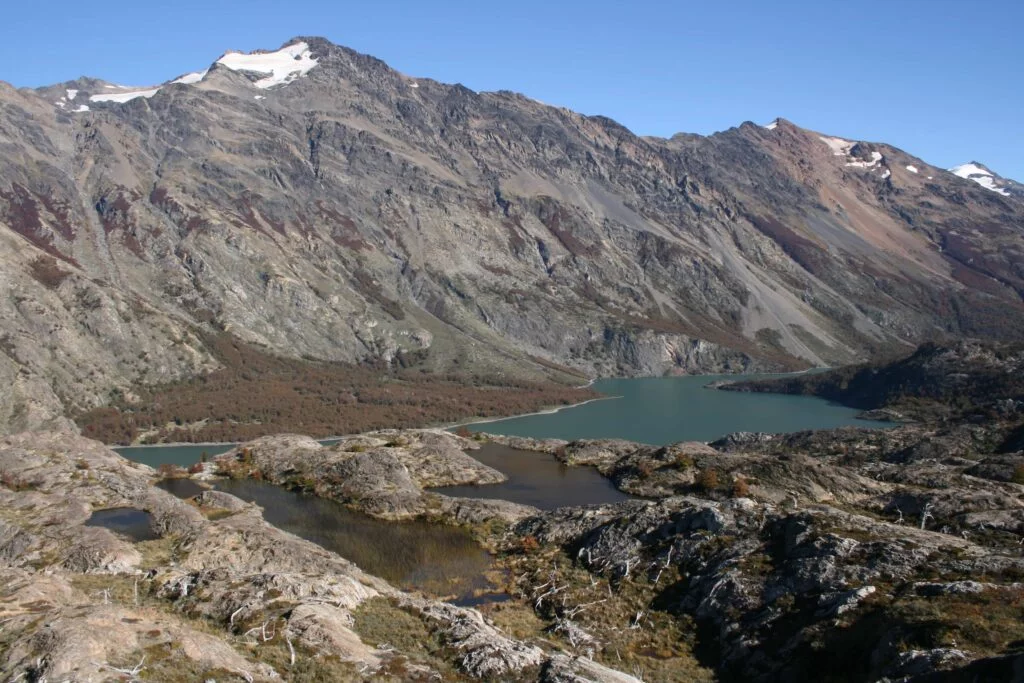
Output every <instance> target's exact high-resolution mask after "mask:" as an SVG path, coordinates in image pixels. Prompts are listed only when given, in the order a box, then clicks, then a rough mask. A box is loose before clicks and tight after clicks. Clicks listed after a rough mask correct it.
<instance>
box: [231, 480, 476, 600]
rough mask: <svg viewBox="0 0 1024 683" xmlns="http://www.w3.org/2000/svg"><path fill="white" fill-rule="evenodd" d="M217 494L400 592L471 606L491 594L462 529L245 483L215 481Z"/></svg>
mask: <svg viewBox="0 0 1024 683" xmlns="http://www.w3.org/2000/svg"><path fill="white" fill-rule="evenodd" d="M216 488H217V490H219V491H224V492H225V493H230V494H232V495H234V496H237V497H238V498H241V499H242V500H245V501H248V502H254V503H256V504H257V505H259V506H260V507H262V508H263V517H264V519H266V520H267V521H268V522H270V523H271V524H273V525H274V526H276V527H278V528H279V529H283V530H284V531H288V532H290V533H293V534H295V535H296V536H300V537H302V538H304V539H306V540H308V541H312V542H313V543H316V544H317V545H319V546H321V547H323V548H325V549H327V550H330V551H332V552H335V553H337V554H338V555H341V556H342V557H344V558H345V559H347V560H350V561H352V562H355V563H356V564H357V565H358V566H359V567H360V568H361V569H363V570H364V571H366V572H368V573H370V574H374V575H376V576H379V577H381V578H383V579H386V580H387V581H388V582H390V583H392V584H393V585H395V586H398V587H400V588H404V589H407V590H408V589H411V590H421V591H423V592H424V593H429V594H431V595H435V596H440V597H445V596H456V597H459V598H462V599H465V600H470V599H472V597H473V596H474V595H476V594H479V593H481V592H487V591H489V590H493V584H492V583H491V582H490V581H489V580H488V579H487V577H486V574H487V573H488V571H489V570H490V568H491V557H490V555H489V554H488V553H487V551H485V550H484V549H483V548H481V547H480V545H479V544H477V543H476V542H475V541H474V540H473V539H472V538H471V537H470V535H469V534H468V533H467V532H465V531H464V530H462V529H458V528H455V527H449V526H444V525H440V524H432V523H429V522H424V521H410V522H388V521H384V520H379V519H374V518H373V517H369V516H367V515H364V514H361V513H359V512H354V511H352V510H349V509H348V508H346V507H345V506H343V505H341V504H340V503H338V502H336V501H333V500H326V499H323V498H317V497H316V496H312V495H308V494H303V493H299V492H296V491H289V490H287V489H284V488H282V487H280V486H275V485H273V484H268V483H266V482H260V481H253V480H248V479H228V480H221V481H218V482H217V484H216Z"/></svg>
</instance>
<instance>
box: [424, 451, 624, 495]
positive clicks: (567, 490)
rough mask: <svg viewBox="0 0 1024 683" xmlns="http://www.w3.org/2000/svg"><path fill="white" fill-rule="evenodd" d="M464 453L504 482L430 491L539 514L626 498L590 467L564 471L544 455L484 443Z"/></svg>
mask: <svg viewBox="0 0 1024 683" xmlns="http://www.w3.org/2000/svg"><path fill="white" fill-rule="evenodd" d="M466 453H468V454H469V455H470V456H472V457H474V458H476V459H477V460H479V461H480V462H482V463H484V464H485V465H489V466H491V467H493V468H494V469H496V470H498V471H499V472H502V473H504V474H505V475H506V476H507V477H508V481H506V482H503V483H501V484H486V485H483V486H444V487H441V488H436V489H431V490H432V491H435V492H437V493H443V494H444V495H446V496H455V497H457V498H500V499H502V500H510V501H512V502H513V503H522V504H524V505H533V506H534V507H538V508H540V509H542V510H554V509H555V508H558V507H562V506H565V505H590V504H594V503H617V502H619V501H622V500H628V499H629V498H630V496H628V495H626V494H625V493H622V492H621V491H619V490H618V489H616V488H615V487H614V486H613V485H612V483H611V481H609V480H608V479H605V478H604V477H602V476H601V475H600V474H599V473H598V471H597V470H596V469H594V468H593V467H567V466H565V465H563V464H562V463H560V462H559V461H558V460H557V459H556V458H555V457H554V456H553V455H548V454H547V453H536V452H534V451H521V450H516V449H515V448H509V447H508V446H502V445H501V444H496V443H485V444H482V445H481V447H480V449H479V450H475V451H466Z"/></svg>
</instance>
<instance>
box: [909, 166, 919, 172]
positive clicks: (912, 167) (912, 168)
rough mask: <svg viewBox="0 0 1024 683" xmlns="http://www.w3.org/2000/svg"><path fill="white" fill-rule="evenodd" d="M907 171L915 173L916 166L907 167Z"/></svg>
mask: <svg viewBox="0 0 1024 683" xmlns="http://www.w3.org/2000/svg"><path fill="white" fill-rule="evenodd" d="M907 170H908V171H910V172H911V173H917V166H907Z"/></svg>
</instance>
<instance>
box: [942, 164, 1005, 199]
mask: <svg viewBox="0 0 1024 683" xmlns="http://www.w3.org/2000/svg"><path fill="white" fill-rule="evenodd" d="M949 172H950V173H952V174H953V175H955V176H959V177H960V178H964V179H966V180H973V181H974V182H976V183H978V184H979V185H981V186H982V187H984V188H985V189H986V190H992V191H993V192H998V193H999V194H1001V195H1003V196H1004V197H1009V196H1011V195H1018V196H1021V195H1024V186H1022V185H1021V184H1020V183H1017V182H1015V181H1013V180H1009V179H1007V178H1003V177H1002V176H1000V175H998V174H996V173H993V172H992V171H990V170H989V169H988V167H987V166H985V165H984V164H979V163H978V162H977V161H972V162H970V163H967V164H960V165H959V166H954V167H953V168H951V169H949Z"/></svg>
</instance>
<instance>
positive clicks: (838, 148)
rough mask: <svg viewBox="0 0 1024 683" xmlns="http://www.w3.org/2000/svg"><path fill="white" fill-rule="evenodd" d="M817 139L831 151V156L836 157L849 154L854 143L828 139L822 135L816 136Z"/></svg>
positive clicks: (839, 139)
mask: <svg viewBox="0 0 1024 683" xmlns="http://www.w3.org/2000/svg"><path fill="white" fill-rule="evenodd" d="M818 139H819V140H821V141H822V142H824V143H825V144H826V145H828V146H829V148H830V149H831V150H832V155H833V156H837V157H844V156H846V155H848V154H849V153H850V150H851V149H852V148H853V145H854V143H853V142H850V141H849V140H844V139H842V138H828V137H825V136H824V135H821V136H818Z"/></svg>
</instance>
